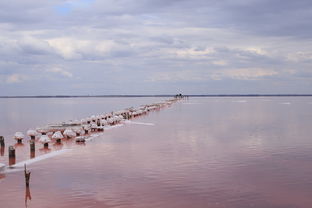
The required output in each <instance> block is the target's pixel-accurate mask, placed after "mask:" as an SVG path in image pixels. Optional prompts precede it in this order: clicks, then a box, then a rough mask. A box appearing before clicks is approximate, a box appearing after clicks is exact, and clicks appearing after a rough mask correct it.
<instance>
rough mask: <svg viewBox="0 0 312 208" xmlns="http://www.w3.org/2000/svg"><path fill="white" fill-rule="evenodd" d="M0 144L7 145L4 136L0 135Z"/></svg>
mask: <svg viewBox="0 0 312 208" xmlns="http://www.w3.org/2000/svg"><path fill="white" fill-rule="evenodd" d="M0 146H1V147H4V146H5V144H4V137H3V136H0Z"/></svg>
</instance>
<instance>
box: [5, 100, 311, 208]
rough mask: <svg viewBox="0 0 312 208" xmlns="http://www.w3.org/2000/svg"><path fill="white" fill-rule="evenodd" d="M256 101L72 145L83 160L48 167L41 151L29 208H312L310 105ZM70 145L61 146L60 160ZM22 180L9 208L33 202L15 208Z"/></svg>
mask: <svg viewBox="0 0 312 208" xmlns="http://www.w3.org/2000/svg"><path fill="white" fill-rule="evenodd" d="M296 99H298V98H296ZM237 100H238V101H239V102H237ZM244 100H245V98H244ZM233 101H234V102H233ZM235 101H236V102H235ZM246 101H247V102H242V101H240V100H239V99H237V98H236V99H228V98H225V99H222V98H218V100H214V99H194V100H192V102H191V103H202V104H201V105H192V104H191V103H190V104H189V105H184V104H183V105H180V104H177V105H175V106H173V107H172V108H168V109H166V110H164V111H162V112H161V113H159V114H157V113H153V114H150V115H149V116H146V117H142V118H139V119H138V120H137V121H138V122H137V124H139V122H140V123H141V124H143V123H154V124H155V125H153V126H148V125H124V127H122V128H118V129H114V130H110V131H105V132H104V134H103V135H102V136H99V137H97V138H93V139H92V140H91V141H90V142H88V144H87V145H86V146H79V145H78V144H75V141H74V140H63V145H64V149H66V148H68V147H70V146H71V147H72V149H73V150H72V151H70V152H68V153H66V154H62V155H61V156H56V157H55V158H54V159H47V160H41V159H40V158H39V157H40V156H39V155H40V154H44V153H45V152H44V151H43V152H41V151H39V150H38V151H37V152H36V153H37V154H38V155H37V158H36V159H35V160H37V159H40V160H38V161H41V162H40V163H38V164H36V165H35V166H34V167H35V168H37V169H38V171H36V187H34V186H32V190H31V191H32V194H33V195H34V196H35V200H32V201H31V204H30V200H31V195H30V190H28V191H29V194H27V190H26V191H25V206H26V207H27V206H30V205H31V207H33V208H41V207H61V206H63V207H69V208H73V207H119V208H128V207H136V208H143V207H144V208H145V207H149V208H159V207H162V208H173V207H179V208H189V207H192V208H193V207H194V208H202V207H211V208H225V207H231V208H242V207H255V208H256V207H257V208H263V207H266V208H269V207H270V208H271V207H298V208H310V207H312V200H311V197H310V193H312V188H311V187H312V186H311V181H312V174H311V172H312V166H311V161H312V157H311V152H312V140H311V139H310V135H311V134H312V132H311V128H310V127H311V125H312V119H311V118H312V114H311V111H310V107H311V106H310V105H309V106H306V107H305V105H306V103H307V102H304V101H302V100H300V99H299V100H298V101H296V100H290V101H287V100H285V101H283V100H281V99H273V98H272V100H265V102H261V100H260V99H248V98H246ZM51 102H52V101H51ZM282 102H291V103H292V104H291V105H290V106H284V105H281V104H280V103H282ZM0 110H1V109H0ZM73 112H74V113H75V111H73ZM63 145H53V146H52V145H51V149H52V152H51V153H50V154H53V152H54V150H57V149H62V148H63ZM40 147H41V146H40ZM25 149H26V150H27V151H24V150H23V148H20V149H19V153H20V154H18V160H22V159H21V157H22V151H24V152H26V153H27V154H25V155H27V157H28V146H27V148H25ZM38 149H39V148H38ZM20 155H21V156H20ZM1 159H2V158H1ZM6 159H7V158H5V160H6ZM51 167H52V168H51ZM54 167H57V168H54ZM39 170H40V171H39ZM86 176H88V177H86ZM18 177H19V176H18V175H17V174H16V175H14V174H12V175H10V177H7V178H6V180H5V181H3V182H4V183H1V186H2V187H4V188H2V187H1V188H0V196H4V195H5V196H7V197H5V199H7V200H4V201H1V206H3V207H21V205H22V206H23V203H24V198H22V200H21V201H17V200H15V199H16V196H17V195H18V196H22V197H23V196H24V190H23V189H22V190H20V189H18V188H16V187H19V186H20V184H17V183H18V182H16V181H19V180H15V179H16V178H18ZM47 178H48V179H49V180H46V179H47ZM0 179H1V175H0ZM16 184H17V185H16ZM17 193H18V194H17ZM55 198H57V199H58V200H57V201H56V200H54V199H55Z"/></svg>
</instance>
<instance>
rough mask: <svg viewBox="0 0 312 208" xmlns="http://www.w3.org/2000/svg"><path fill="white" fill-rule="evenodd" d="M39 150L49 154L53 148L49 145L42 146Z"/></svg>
mask: <svg viewBox="0 0 312 208" xmlns="http://www.w3.org/2000/svg"><path fill="white" fill-rule="evenodd" d="M39 151H40V152H41V153H44V154H47V153H49V152H51V149H50V148H49V147H42V148H40V149H39Z"/></svg>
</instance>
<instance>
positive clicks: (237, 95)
mask: <svg viewBox="0 0 312 208" xmlns="http://www.w3.org/2000/svg"><path fill="white" fill-rule="evenodd" d="M175 95H176V94H155V95H150V94H146V95H136V94H133V95H7V96H0V98H87V97H174V96H175ZM183 96H188V97H300V96H302V97H303V96H304V97H309V96H312V94H293V93H290V94H185V95H183Z"/></svg>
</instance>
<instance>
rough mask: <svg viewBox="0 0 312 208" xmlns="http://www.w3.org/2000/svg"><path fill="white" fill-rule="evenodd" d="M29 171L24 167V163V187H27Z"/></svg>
mask: <svg viewBox="0 0 312 208" xmlns="http://www.w3.org/2000/svg"><path fill="white" fill-rule="evenodd" d="M30 173H31V172H30V171H29V170H27V169H26V164H24V175H25V183H26V187H29V180H30Z"/></svg>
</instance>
